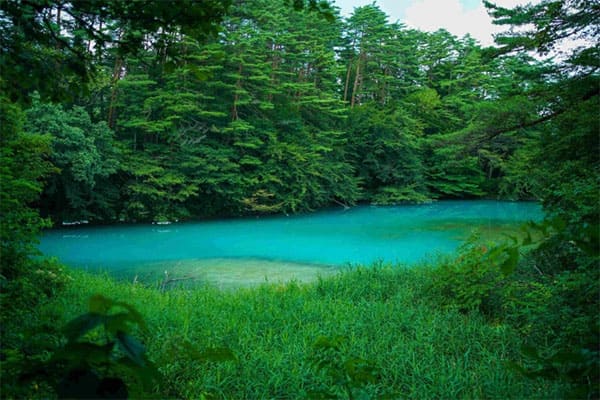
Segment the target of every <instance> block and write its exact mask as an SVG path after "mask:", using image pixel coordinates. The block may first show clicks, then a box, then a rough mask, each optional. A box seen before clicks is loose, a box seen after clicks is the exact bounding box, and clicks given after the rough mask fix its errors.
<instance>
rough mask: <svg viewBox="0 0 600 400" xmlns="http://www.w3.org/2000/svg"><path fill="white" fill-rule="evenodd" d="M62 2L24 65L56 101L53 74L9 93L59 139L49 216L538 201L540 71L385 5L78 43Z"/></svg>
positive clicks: (279, 11)
mask: <svg viewBox="0 0 600 400" xmlns="http://www.w3.org/2000/svg"><path fill="white" fill-rule="evenodd" d="M61 4H62V3H57V4H56V5H54V6H53V7H49V8H48V9H46V10H45V11H44V12H45V13H46V14H44V15H45V17H46V18H47V26H50V28H47V27H45V26H42V27H40V30H41V31H42V32H45V31H44V29H46V30H50V34H53V35H55V36H57V38H56V40H55V43H53V46H48V47H42V48H36V49H34V50H35V52H36V53H38V52H41V53H43V54H25V55H28V56H30V58H31V59H34V60H37V61H39V63H40V64H41V63H42V61H41V60H40V58H41V57H46V56H48V55H49V56H50V59H51V60H53V62H54V63H55V65H56V66H58V67H57V68H58V70H54V68H53V66H52V65H50V66H48V65H37V64H35V63H34V64H33V66H34V67H37V66H39V67H40V68H51V69H53V73H56V74H60V76H58V77H57V82H55V83H54V86H53V88H51V89H50V88H45V87H44V84H45V82H47V81H46V78H47V77H45V76H43V74H42V75H41V76H38V77H36V78H37V79H38V81H33V82H30V83H31V86H30V87H27V88H25V89H26V90H23V89H24V88H23V87H18V90H17V89H16V88H14V87H12V86H10V85H18V86H20V85H22V84H23V83H24V82H23V81H22V80H19V81H17V82H11V83H10V85H9V84H6V82H4V83H5V86H6V87H7V89H9V90H7V92H8V93H9V94H12V97H13V98H12V99H11V100H13V101H15V100H16V101H18V100H20V99H19V98H18V97H22V96H23V94H24V93H28V90H29V94H28V96H27V98H26V102H27V103H28V105H27V107H26V108H27V109H26V111H25V120H24V131H25V132H27V133H28V134H30V135H32V134H34V135H49V139H48V140H49V141H50V143H49V146H50V147H51V154H50V155H49V159H48V160H49V161H50V162H51V163H52V165H53V166H54V168H56V170H55V171H60V172H59V173H52V174H49V175H48V176H47V177H46V179H45V184H44V189H43V192H42V195H41V199H40V201H39V203H38V206H39V208H40V210H41V212H42V215H44V216H50V217H52V219H53V220H55V221H59V222H60V221H69V220H81V219H84V220H93V221H104V222H110V221H117V220H121V221H150V220H161V219H175V218H189V217H198V216H220V215H242V214H248V213H277V212H298V211H308V210H314V209H317V208H320V207H324V206H329V205H332V204H343V205H352V204H356V203H358V202H369V203H375V204H397V203H403V202H423V201H429V200H432V199H444V198H475V197H483V196H485V197H503V198H511V199H532V198H539V197H541V196H540V191H539V190H540V188H542V187H543V186H544V185H543V184H541V182H540V181H539V178H540V177H535V176H531V174H529V173H525V170H523V169H522V167H523V166H524V163H527V162H528V161H529V160H528V157H532V156H533V153H535V151H537V147H536V146H537V143H538V141H539V140H540V138H541V136H542V135H543V129H540V126H539V125H534V126H527V124H523V121H533V120H535V119H536V117H538V116H539V115H540V110H541V107H543V105H542V104H541V102H540V100H544V99H543V98H542V99H539V98H536V93H538V92H539V91H541V90H543V89H544V87H545V86H547V85H548V83H547V82H548V79H549V78H548V74H550V73H551V71H552V65H551V64H549V63H548V62H542V61H538V60H537V59H535V58H533V57H532V56H530V55H525V54H523V53H519V54H505V55H502V56H498V55H497V54H494V52H493V51H491V50H490V49H484V48H482V47H481V46H480V45H479V44H478V43H477V42H476V41H475V40H474V39H473V38H471V37H469V36H465V37H463V38H457V37H455V36H453V35H451V34H450V33H448V32H447V31H444V30H440V31H437V32H434V33H426V32H420V31H416V30H412V29H408V28H407V27H406V26H404V25H402V24H400V23H397V22H395V23H392V22H389V19H388V17H387V15H386V14H385V13H384V12H383V11H381V9H379V7H378V6H377V5H368V6H364V7H359V8H356V9H355V11H354V13H353V14H352V15H351V16H350V17H349V18H347V19H344V18H341V17H340V16H339V14H338V13H337V10H336V9H335V8H331V9H329V10H330V12H331V13H330V14H325V15H326V16H329V20H327V19H325V18H323V14H324V13H322V14H321V15H315V14H314V13H310V12H308V11H304V12H292V11H291V9H290V8H286V7H283V6H282V5H281V4H278V3H276V2H271V1H263V0H255V1H252V2H233V4H231V6H230V8H229V9H228V12H227V14H226V15H223V17H222V19H221V22H220V24H219V25H218V26H210V29H208V28H206V29H204V30H203V31H202V33H201V34H197V32H196V31H195V30H194V29H192V25H193V24H192V21H191V19H190V21H187V22H188V25H189V26H187V27H186V26H185V25H178V26H174V25H169V19H168V18H173V16H172V15H170V14H169V13H167V15H166V16H165V17H164V19H165V21H162V22H161V25H160V26H159V25H156V24H155V25H151V26H150V28H153V29H154V30H153V31H151V32H148V31H146V32H143V31H142V30H141V28H140V26H139V25H140V24H142V23H144V20H142V21H136V20H133V21H119V20H114V21H111V20H95V19H94V18H92V17H89V16H88V18H89V20H88V22H87V25H84V26H83V29H84V32H83V33H82V32H80V30H81V27H79V30H75V29H73V30H72V31H71V32H70V33H69V28H70V27H71V26H72V25H73V24H74V23H76V22H77V17H78V16H79V17H80V18H84V16H86V14H84V11H89V10H83V11H81V10H77V12H74V11H73V12H72V14H74V15H71V14H66V12H67V11H70V10H69V9H68V7H69V5H68V3H65V5H64V7H63V6H61ZM109 4H113V3H110V2H109ZM114 6H115V9H116V11H118V12H121V13H122V14H120V15H123V13H125V14H124V15H125V16H126V17H127V16H129V14H127V13H128V11H127V6H126V5H125V3H122V4H121V2H118V1H117V2H114ZM61 7H63V9H62V10H61ZM90 7H91V6H90ZM157 7H158V5H157ZM307 8H308V7H307ZM71 11H72V10H71ZM61 12H62V13H61ZM198 12H199V11H198ZM78 13H79V14H78ZM142 17H143V16H142ZM95 18H99V17H98V16H97V15H96V16H95ZM190 18H191V17H190ZM119 22H121V23H122V25H117V23H119ZM126 22H128V23H126ZM184 22H185V21H184ZM102 24H104V26H106V27H108V28H103V27H102ZM195 28H198V27H195ZM85 29H87V31H89V32H91V33H88V34H85ZM206 31H210V32H209V33H212V34H206V33H205V32H206ZM51 38H52V37H51ZM102 40H105V41H106V42H108V43H110V44H109V45H106V46H105V47H102V46H101V45H100V44H101V43H103V42H102ZM17 43H18V41H17ZM26 44H27V43H21V45H22V46H23V47H24V48H26ZM134 44H135V47H134ZM13 46H14V47H16V46H15V45H13ZM130 47H131V48H134V49H135V50H131V48H130ZM32 53H33V51H32ZM69 53H73V54H69ZM73 55H75V56H76V57H75V61H74V64H73V65H69V64H68V63H67V62H66V61H69V62H71V61H72V58H73V57H71V56H73ZM20 56H21V57H23V54H20ZM80 57H84V58H80ZM77 62H79V63H82V65H78V64H77ZM50 64H52V62H50ZM65 64H66V65H65ZM69 68H71V69H73V70H75V72H77V70H78V69H81V68H85V71H86V75H85V76H84V77H83V78H82V77H81V75H77V74H73V73H72V72H73V71H69ZM61 69H62V70H61ZM34 72H35V73H37V72H41V71H35V69H34ZM18 78H19V77H15V79H18ZM88 78H89V82H87V83H86V84H85V85H83V83H85V82H84V81H85V79H88ZM10 89H14V90H12V93H11V91H10ZM58 95H61V96H62V98H61V103H60V104H56V103H50V102H49V100H52V99H53V96H54V97H55V96H58ZM511 124H513V125H514V128H513V129H510V125H511ZM507 126H508V129H509V130H508V131H507V132H503V133H502V134H501V135H490V134H489V133H490V129H497V128H498V127H507ZM533 148H535V149H533ZM526 170H528V169H526Z"/></svg>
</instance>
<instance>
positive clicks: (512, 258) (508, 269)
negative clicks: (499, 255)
mask: <svg viewBox="0 0 600 400" xmlns="http://www.w3.org/2000/svg"><path fill="white" fill-rule="evenodd" d="M506 252H507V254H508V258H507V259H506V260H504V262H503V263H502V264H500V270H501V271H502V273H503V274H504V276H507V275H510V274H512V273H513V272H514V270H515V269H516V268H517V265H518V264H519V248H518V247H516V246H515V247H509V248H508V249H507V250H506Z"/></svg>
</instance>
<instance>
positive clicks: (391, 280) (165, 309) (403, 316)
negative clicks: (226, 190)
mask: <svg viewBox="0 0 600 400" xmlns="http://www.w3.org/2000/svg"><path fill="white" fill-rule="evenodd" d="M430 273H431V271H430V270H428V269H427V268H426V267H417V268H412V269H404V268H399V267H398V268H391V267H385V266H375V267H372V268H368V269H366V268H355V269H351V270H346V271H343V272H341V273H339V274H338V275H335V276H331V277H324V278H322V279H319V280H318V281H316V282H313V283H310V284H301V283H297V282H291V283H287V284H263V285H260V286H258V287H251V288H240V289H238V290H228V291H222V290H219V289H217V288H215V287H212V286H205V287H201V288H196V289H194V290H185V289H176V290H168V291H164V292H161V291H159V290H156V289H150V288H145V287H143V286H141V285H133V284H131V283H122V282H121V283H119V282H116V281H115V280H112V279H110V278H108V277H107V276H97V275H90V274H87V273H83V272H80V271H71V273H70V274H71V276H72V277H73V281H72V283H71V284H70V285H69V286H68V288H67V290H66V291H65V292H64V293H63V294H62V295H61V296H60V297H58V298H56V299H55V300H54V303H53V304H50V305H49V306H50V307H53V308H57V307H58V309H60V310H62V315H63V317H64V321H67V320H68V319H70V318H72V317H74V316H76V315H78V314H80V313H82V312H84V311H85V310H86V304H87V299H88V297H89V296H90V295H92V294H94V293H102V294H103V295H105V296H108V297H111V298H113V299H119V300H124V301H127V302H129V303H131V304H132V305H134V306H135V307H136V308H137V309H138V310H139V311H141V312H142V314H143V315H144V317H145V319H146V322H147V323H148V326H149V332H150V333H148V334H145V335H143V339H144V342H145V344H146V347H147V349H148V352H149V355H150V358H151V359H153V360H154V361H155V362H156V363H157V365H158V366H159V368H160V370H161V371H162V373H163V374H164V375H165V377H166V382H167V386H168V389H169V390H170V391H171V392H173V391H174V392H176V393H178V394H179V395H180V396H183V397H185V398H200V397H201V396H202V394H206V393H210V394H212V395H214V396H216V397H217V398H232V399H244V398H248V399H261V398H307V397H310V394H311V393H313V392H314V391H315V390H319V388H323V387H324V386H326V385H327V384H328V381H327V379H326V377H324V375H323V374H322V373H321V372H320V371H318V370H317V369H315V366H314V365H313V364H312V363H311V359H312V356H313V355H314V350H313V344H314V342H315V340H316V339H317V338H319V337H321V336H327V337H335V336H339V335H341V336H343V337H344V340H343V343H344V348H343V353H344V354H345V355H346V356H347V357H357V358H361V359H364V360H368V361H369V362H370V363H371V364H372V365H373V366H374V367H375V368H376V369H377V371H378V375H377V377H378V378H377V382H376V383H374V384H369V385H366V386H365V387H364V388H362V389H361V391H360V394H362V395H364V396H366V397H365V398H377V397H380V396H388V397H391V398H415V399H416V398H418V399H423V398H502V399H506V398H515V399H517V398H536V397H537V398H551V397H557V396H558V393H559V392H558V389H559V388H558V387H555V386H549V384H546V383H543V382H538V381H530V380H527V379H525V378H523V377H521V376H519V375H516V374H515V373H513V372H512V371H511V370H510V369H508V368H507V366H506V362H507V361H508V360H511V359H515V358H517V357H519V356H518V354H519V353H518V348H519V346H520V344H521V343H520V341H519V339H518V338H517V336H516V334H514V333H513V332H512V331H511V330H510V329H509V328H508V327H507V326H505V325H502V324H490V323H489V322H488V321H486V320H485V319H484V318H483V317H481V316H480V315H479V314H469V315H464V314H461V313H459V312H457V311H452V310H446V309H440V307H438V306H435V304H434V303H432V302H431V299H430V296H429V295H428V292H427V289H428V287H429V276H430ZM64 321H62V322H64ZM183 342H190V343H192V344H193V345H194V346H195V347H197V348H198V349H200V350H201V349H204V348H210V347H228V348H230V349H231V350H232V351H233V352H234V353H235V355H236V357H237V359H238V361H237V362H222V363H213V362H201V361H198V360H192V359H190V358H189V357H188V355H187V354H185V352H183V351H181V349H180V344H181V343H183ZM165 390H167V389H165V388H163V389H162V391H163V392H161V393H162V394H163V395H164V394H165V393H166V392H165ZM157 395H158V394H157Z"/></svg>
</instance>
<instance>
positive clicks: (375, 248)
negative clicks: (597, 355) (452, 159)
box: [39, 201, 543, 282]
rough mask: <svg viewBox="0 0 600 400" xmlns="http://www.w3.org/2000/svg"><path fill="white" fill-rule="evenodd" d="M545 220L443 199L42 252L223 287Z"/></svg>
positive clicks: (72, 242) (419, 251) (127, 235)
mask: <svg viewBox="0 0 600 400" xmlns="http://www.w3.org/2000/svg"><path fill="white" fill-rule="evenodd" d="M542 217H543V214H542V211H541V208H540V206H539V205H538V204H536V203H528V202H499V201H440V202H434V203H431V204H426V205H407V206H394V207H374V206H359V207H355V208H352V209H350V210H343V209H331V210H325V211H320V212H316V213H311V214H303V215H293V216H277V217H261V218H241V219H227V220H217V221H206V222H186V223H174V224H171V225H151V224H147V225H115V226H110V227H69V228H62V229H52V230H49V231H46V232H45V233H44V235H43V237H42V239H41V243H40V246H39V247H40V249H41V250H42V252H43V253H45V254H47V255H51V256H57V257H58V258H59V259H60V260H61V261H63V262H64V263H66V264H68V265H71V266H75V267H82V268H86V269H92V270H98V269H100V270H107V271H109V272H113V273H116V274H124V275H132V274H140V273H142V274H143V273H151V272H152V271H154V272H157V271H161V273H162V272H164V270H169V271H173V270H175V271H178V272H179V273H181V274H184V273H193V274H195V276H200V275H202V276H212V278H207V280H208V281H213V282H215V281H219V278H218V275H219V271H223V277H222V278H223V279H224V280H228V279H229V278H231V275H232V274H233V275H235V274H236V273H237V274H238V275H239V277H238V278H239V279H238V280H239V281H244V279H246V280H250V281H254V280H256V279H257V278H256V277H257V276H258V277H263V278H266V279H268V277H269V276H275V275H276V273H281V272H282V271H283V275H282V276H285V275H286V274H285V271H286V269H287V270H289V271H292V270H293V271H295V273H294V274H292V273H291V272H290V274H289V276H291V277H293V278H295V279H300V280H302V277H303V276H305V275H306V274H308V276H314V275H315V274H316V273H320V272H322V273H328V272H329V271H330V269H331V268H332V267H339V266H342V265H345V264H348V263H352V264H355V263H363V264H368V263H372V262H374V261H378V260H383V261H387V262H401V263H414V262H418V261H421V260H424V259H426V258H427V257H428V256H435V255H436V254H440V253H450V252H453V251H454V250H455V249H456V248H457V246H458V245H459V244H460V243H461V241H463V240H464V239H465V238H466V237H468V235H469V234H470V232H471V231H473V230H474V229H478V230H480V231H481V232H483V233H485V232H486V231H493V230H495V229H500V228H502V227H506V226H509V225H514V224H518V223H522V222H525V221H528V220H540V219H541V218H542ZM190 271H191V272H190ZM232 271H233V272H232ZM252 271H254V273H255V275H256V276H254V275H253V276H252V277H251V276H250V275H251V272H252ZM211 274H212V275H211ZM249 274H250V275H249ZM261 274H262V275H261ZM234 278H235V277H234ZM234 278H232V279H234ZM234 280H235V279H234Z"/></svg>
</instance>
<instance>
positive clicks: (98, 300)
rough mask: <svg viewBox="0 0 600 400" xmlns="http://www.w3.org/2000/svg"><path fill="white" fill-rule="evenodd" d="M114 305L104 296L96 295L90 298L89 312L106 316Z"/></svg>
mask: <svg viewBox="0 0 600 400" xmlns="http://www.w3.org/2000/svg"><path fill="white" fill-rule="evenodd" d="M113 305H114V302H113V301H112V300H111V299H109V298H107V297H104V296H102V295H101V294H95V295H93V296H92V297H90V300H89V310H90V313H94V314H101V315H105V314H106V313H107V312H108V310H110V308H111V307H112V306H113Z"/></svg>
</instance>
